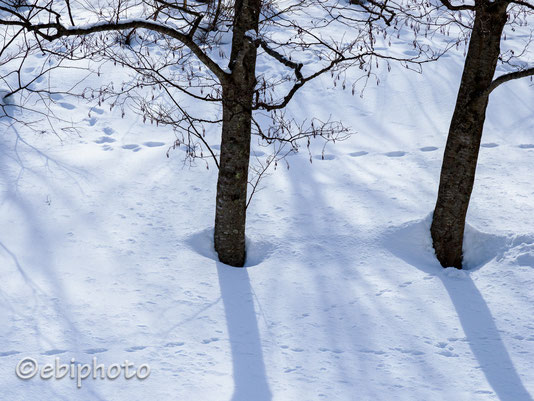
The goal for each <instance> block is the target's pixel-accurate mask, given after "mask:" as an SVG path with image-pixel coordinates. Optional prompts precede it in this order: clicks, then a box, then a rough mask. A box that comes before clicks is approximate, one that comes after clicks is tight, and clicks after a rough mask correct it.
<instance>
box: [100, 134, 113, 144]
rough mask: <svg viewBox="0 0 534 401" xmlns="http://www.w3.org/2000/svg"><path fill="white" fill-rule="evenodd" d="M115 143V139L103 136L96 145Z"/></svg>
mask: <svg viewBox="0 0 534 401" xmlns="http://www.w3.org/2000/svg"><path fill="white" fill-rule="evenodd" d="M113 142H115V139H113V138H110V137H109V136H101V137H100V138H98V139H97V140H96V141H95V143H98V144H102V143H113Z"/></svg>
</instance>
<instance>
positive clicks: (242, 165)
mask: <svg viewBox="0 0 534 401" xmlns="http://www.w3.org/2000/svg"><path fill="white" fill-rule="evenodd" d="M260 5H261V3H260V0H236V2H235V6H234V7H235V17H234V26H233V38H232V53H231V55H230V64H229V68H230V70H231V75H230V77H229V78H228V79H227V80H226V82H225V83H223V126H222V138H221V158H220V166H219V178H218V181H217V199H216V210H215V232H214V242H215V250H216V251H217V254H218V255H219V260H220V261H221V262H223V263H226V264H229V265H232V266H236V267H241V266H243V265H244V264H245V256H246V249H245V226H246V204H247V184H248V165H249V158H250V137H251V126H252V102H253V95H254V88H255V85H256V55H257V49H256V45H255V44H254V43H252V42H251V41H250V40H249V39H247V38H246V36H245V33H246V32H247V31H250V30H254V31H255V32H257V31H258V21H259V15H260Z"/></svg>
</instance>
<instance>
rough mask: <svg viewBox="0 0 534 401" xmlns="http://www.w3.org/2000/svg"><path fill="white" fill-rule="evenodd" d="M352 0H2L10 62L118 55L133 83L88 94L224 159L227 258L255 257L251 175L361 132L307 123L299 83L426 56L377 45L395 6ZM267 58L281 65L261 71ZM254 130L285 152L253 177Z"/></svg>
mask: <svg viewBox="0 0 534 401" xmlns="http://www.w3.org/2000/svg"><path fill="white" fill-rule="evenodd" d="M282 4H283V6H282ZM347 6H349V5H348V4H347ZM347 6H344V5H343V3H342V2H341V1H330V0H314V1H312V0H305V1H289V2H284V3H280V2H275V1H262V0H235V1H224V0H210V1H207V2H206V1H202V2H200V1H189V2H186V1H174V0H168V1H167V0H113V1H111V0H110V1H109V2H89V1H83V0H76V1H74V0H71V1H66V0H45V1H41V0H33V1H27V2H26V3H25V4H21V3H20V2H19V1H15V0H0V12H1V13H2V14H1V18H0V25H1V26H3V27H4V43H3V47H2V50H1V53H0V57H2V55H3V54H4V61H2V59H0V65H1V64H2V62H4V63H5V65H8V64H9V63H12V62H13V60H19V65H22V63H23V62H24V60H25V58H26V57H27V56H28V55H29V54H33V53H35V52H42V53H43V54H45V55H47V57H50V58H51V59H53V60H54V66H55V67H58V68H59V66H60V65H61V64H64V65H65V66H67V67H69V68H71V67H72V66H74V65H76V61H81V60H86V59H87V58H91V59H92V60H94V61H95V62H96V63H97V64H95V65H98V62H101V63H103V62H110V61H111V62H113V63H115V64H117V65H118V66H123V67H128V68H129V69H130V70H131V71H133V72H134V73H135V75H134V76H132V79H131V80H130V81H129V82H125V83H123V84H122V85H121V88H116V87H114V85H112V84H108V85H103V86H102V87H100V88H87V89H86V90H84V91H82V92H81V93H78V95H80V96H83V97H85V98H90V99H95V100H97V101H98V102H99V103H100V104H101V103H104V102H107V103H109V104H110V108H113V107H121V108H124V105H125V103H126V101H132V102H133V104H134V105H135V106H136V107H137V109H138V110H140V111H141V112H142V113H143V115H144V118H145V119H146V120H150V121H151V122H156V123H157V124H163V125H170V126H172V127H173V128H174V129H175V130H176V132H177V134H178V135H179V136H178V139H177V141H176V144H175V146H182V145H185V146H186V149H187V152H188V155H189V156H190V157H191V158H199V157H200V158H206V157H212V158H213V160H214V163H215V165H216V166H217V167H218V170H219V176H218V183H217V198H216V213H215V216H216V217H215V230H214V243H215V249H216V251H217V253H218V255H219V259H220V260H221V261H222V262H224V263H227V264H230V265H233V266H243V264H244V262H245V255H246V254H245V251H246V250H245V225H246V207H247V204H248V203H249V202H250V197H249V198H248V199H247V186H248V185H249V184H250V185H251V189H252V190H251V193H250V195H252V194H254V193H255V192H256V190H257V188H258V186H257V185H258V180H259V179H260V178H261V177H262V176H263V174H264V172H265V169H266V168H268V167H269V166H270V165H272V164H276V163H277V162H278V161H279V160H280V158H282V157H283V156H284V155H285V154H287V152H288V151H295V150H296V149H298V146H299V145H298V143H299V141H300V140H302V139H304V140H305V141H306V142H307V143H308V144H309V139H310V138H312V137H320V138H323V139H324V140H326V141H331V140H337V139H342V138H343V137H344V136H345V135H346V134H348V132H349V131H348V129H347V128H345V127H344V126H343V125H342V124H341V123H339V122H335V121H330V120H327V121H319V120H317V119H311V120H310V121H309V123H308V124H303V123H301V122H300V123H299V122H296V121H294V120H293V119H291V118H287V117H286V116H285V113H284V109H285V107H286V106H287V105H288V104H289V102H290V101H291V100H292V99H293V98H294V96H295V94H296V93H297V92H298V91H299V89H300V88H302V87H303V86H304V85H305V84H306V83H307V82H310V81H311V80H313V79H315V78H317V77H318V76H320V75H322V74H324V73H327V72H330V73H331V76H332V78H333V80H334V82H335V81H338V80H339V79H340V76H341V71H342V70H341V69H342V68H346V67H348V66H350V65H353V64H356V65H358V66H359V68H360V69H361V70H362V77H365V78H367V79H368V78H369V77H370V76H371V70H372V66H373V64H374V63H375V62H377V61H378V59H379V58H380V59H386V60H398V61H403V62H409V61H413V59H417V57H418V56H417V55H416V56H414V57H411V58H405V57H404V58H403V57H395V56H390V55H388V54H379V52H377V51H376V50H375V48H374V44H375V42H376V38H375V36H376V35H378V34H380V35H382V34H384V35H387V34H389V30H388V29H386V28H385V27H382V25H385V26H391V24H392V21H394V20H395V13H389V14H387V15H386V8H385V7H384V6H383V5H382V4H378V3H374V2H373V3H366V4H365V5H362V6H350V7H347ZM347 21H350V25H351V28H350V31H349V32H348V33H347V32H346V31H347V28H346V27H347ZM336 28H339V29H336ZM391 29H393V28H391ZM229 37H231V40H229ZM227 43H228V44H227ZM13 48H15V49H16V50H15V51H14V52H12V53H9V54H8V49H13ZM154 49H159V51H158V54H157V55H155V52H154ZM258 57H260V58H262V59H263V60H268V59H270V60H273V61H274V62H276V63H277V64H278V68H276V69H275V71H274V72H273V73H272V74H269V72H262V73H261V74H258V73H257V72H256V65H257V63H258ZM280 69H283V70H285V71H283V73H279V70H280ZM4 77H5V76H4ZM4 81H5V82H7V80H6V79H4ZM15 81H16V82H15V84H14V88H13V90H12V91H11V92H10V94H9V96H12V95H13V94H15V93H18V92H24V91H26V92H28V93H31V94H34V95H35V94H36V90H35V89H34V88H33V86H32V85H26V84H25V83H24V82H22V81H21V80H20V79H19V80H15ZM343 86H345V85H343ZM147 91H148V94H150V93H152V96H150V95H148V96H147ZM70 92H73V91H72V90H71V91H70ZM37 95H39V96H42V95H43V93H42V92H41V91H38V93H37ZM184 97H188V98H192V99H195V100H198V101H202V102H206V104H209V105H214V104H217V105H221V109H222V113H221V114H222V117H217V118H209V117H207V116H205V115H199V114H198V113H193V112H191V111H190V109H188V108H187V107H184V106H183V102H182V101H181V100H182V99H183V98H184ZM158 100H160V101H158ZM123 114H124V112H123ZM221 114H219V116H220V115H221ZM211 125H220V126H221V132H222V134H221V147H220V154H217V152H216V151H214V149H212V148H210V147H209V145H208V142H207V140H206V139H205V133H206V127H208V129H209V126H211ZM252 135H257V136H258V137H259V138H260V139H261V140H263V141H264V142H266V143H267V144H273V145H274V146H275V151H274V152H273V154H272V155H271V156H270V157H269V158H268V159H267V160H266V161H265V163H263V164H262V165H261V166H260V167H259V168H253V169H252V171H253V172H256V176H255V177H253V178H252V179H251V178H250V176H249V159H250V144H251V136H252Z"/></svg>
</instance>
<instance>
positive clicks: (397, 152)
mask: <svg viewBox="0 0 534 401" xmlns="http://www.w3.org/2000/svg"><path fill="white" fill-rule="evenodd" d="M405 154H406V152H403V151H402V150H395V151H393V152H387V153H386V154H385V155H386V156H387V157H402V156H404V155H405Z"/></svg>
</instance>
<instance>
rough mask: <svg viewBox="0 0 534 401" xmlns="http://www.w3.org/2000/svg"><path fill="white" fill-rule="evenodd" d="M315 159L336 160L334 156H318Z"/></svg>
mask: <svg viewBox="0 0 534 401" xmlns="http://www.w3.org/2000/svg"><path fill="white" fill-rule="evenodd" d="M313 158H314V159H316V160H334V159H335V158H336V157H335V156H334V155H317V156H313Z"/></svg>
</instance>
